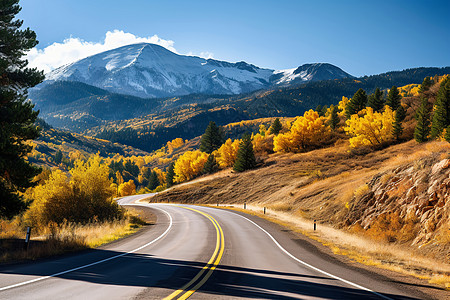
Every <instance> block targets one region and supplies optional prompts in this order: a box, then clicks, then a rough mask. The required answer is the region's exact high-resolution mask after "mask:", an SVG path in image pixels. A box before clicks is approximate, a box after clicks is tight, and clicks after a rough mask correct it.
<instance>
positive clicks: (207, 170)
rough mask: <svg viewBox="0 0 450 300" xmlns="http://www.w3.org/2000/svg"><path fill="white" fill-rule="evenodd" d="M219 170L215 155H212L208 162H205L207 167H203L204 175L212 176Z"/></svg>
mask: <svg viewBox="0 0 450 300" xmlns="http://www.w3.org/2000/svg"><path fill="white" fill-rule="evenodd" d="M218 170H219V166H218V165H217V162H216V158H215V157H214V155H213V154H210V155H209V156H208V160H207V161H206V162H205V165H204V166H203V171H202V173H203V174H212V173H214V172H217V171H218Z"/></svg>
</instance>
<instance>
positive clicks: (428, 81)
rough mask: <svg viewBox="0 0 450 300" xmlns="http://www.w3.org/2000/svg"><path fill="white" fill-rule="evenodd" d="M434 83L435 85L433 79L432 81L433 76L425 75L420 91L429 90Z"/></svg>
mask: <svg viewBox="0 0 450 300" xmlns="http://www.w3.org/2000/svg"><path fill="white" fill-rule="evenodd" d="M432 85H433V81H431V78H430V77H428V76H427V77H425V78H424V80H423V82H422V84H421V85H420V88H419V93H423V92H426V91H428V90H429V89H430V87H431V86H432Z"/></svg>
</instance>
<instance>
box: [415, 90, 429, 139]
mask: <svg viewBox="0 0 450 300" xmlns="http://www.w3.org/2000/svg"><path fill="white" fill-rule="evenodd" d="M428 106H429V104H428V101H427V99H426V98H422V103H421V104H420V107H419V109H418V110H417V113H416V120H417V124H416V128H415V129H414V139H415V140H416V141H417V142H419V143H423V142H426V141H427V140H428V135H429V134H430V109H429V107H428Z"/></svg>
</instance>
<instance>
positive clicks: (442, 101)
mask: <svg viewBox="0 0 450 300" xmlns="http://www.w3.org/2000/svg"><path fill="white" fill-rule="evenodd" d="M449 125H450V79H449V78H447V79H445V80H444V81H442V82H441V87H440V88H439V92H438V95H437V97H436V103H435V106H434V114H433V122H432V125H431V137H432V138H433V139H435V138H438V137H439V136H440V135H441V133H442V131H443V130H444V128H447V126H449Z"/></svg>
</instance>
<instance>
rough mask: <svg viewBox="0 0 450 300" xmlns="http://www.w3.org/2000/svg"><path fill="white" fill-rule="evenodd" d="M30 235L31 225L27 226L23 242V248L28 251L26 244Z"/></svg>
mask: <svg viewBox="0 0 450 300" xmlns="http://www.w3.org/2000/svg"><path fill="white" fill-rule="evenodd" d="M30 237H31V227H30V226H28V227H27V235H26V236H25V244H24V245H23V249H24V250H27V251H28V246H29V245H30Z"/></svg>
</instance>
